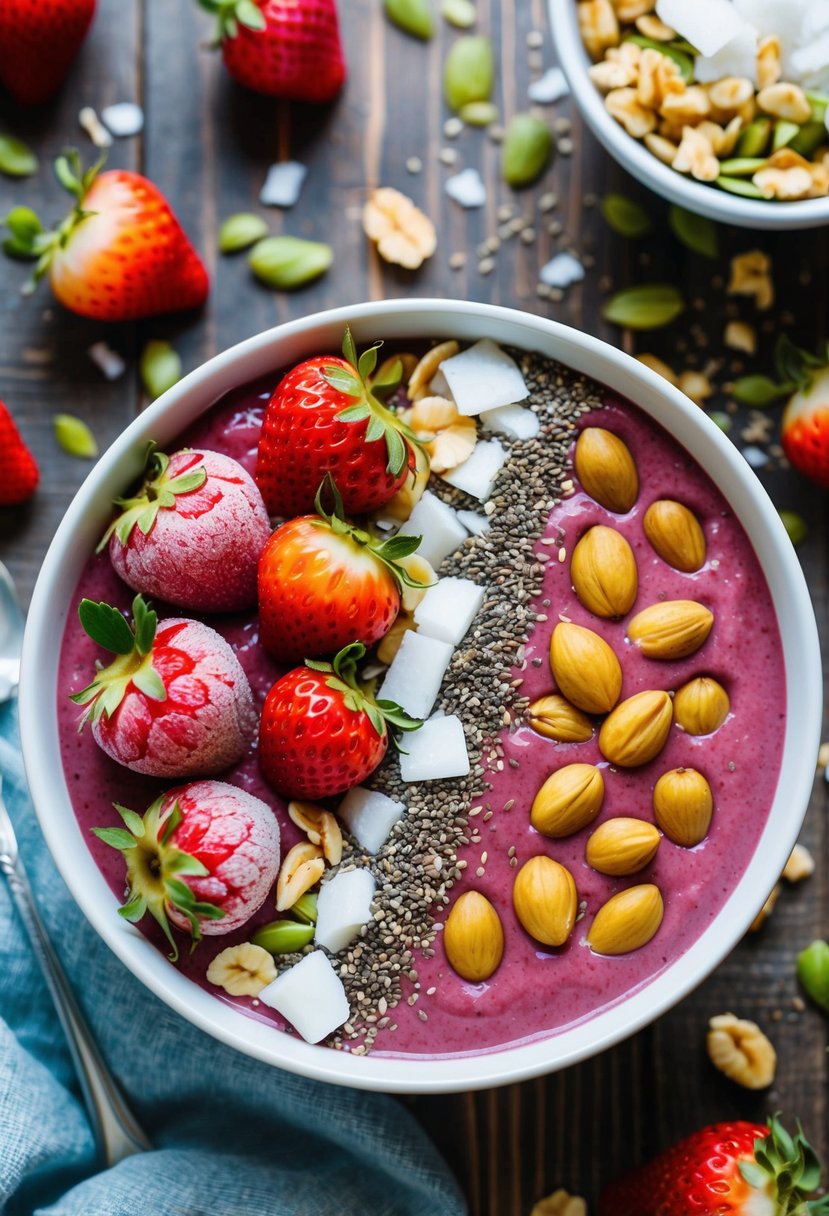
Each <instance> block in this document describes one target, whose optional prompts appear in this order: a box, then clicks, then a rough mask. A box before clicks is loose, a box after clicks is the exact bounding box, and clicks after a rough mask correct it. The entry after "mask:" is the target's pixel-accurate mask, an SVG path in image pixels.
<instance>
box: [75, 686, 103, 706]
mask: <svg viewBox="0 0 829 1216" xmlns="http://www.w3.org/2000/svg"><path fill="white" fill-rule="evenodd" d="M100 691H101V686H100V685H99V684H98V681H97V680H93V681H92V683H91V684H87V686H86V688H82V689H81V691H80V692H72V693H70V694H69V700H70V701H74V703H75V704H76V705H88V704H89V702H90V701H94V700H95V698H96V697H97V695H98V693H99V692H100Z"/></svg>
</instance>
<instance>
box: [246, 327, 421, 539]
mask: <svg viewBox="0 0 829 1216" xmlns="http://www.w3.org/2000/svg"><path fill="white" fill-rule="evenodd" d="M343 353H344V355H345V358H344V359H339V358H337V357H336V356H334V355H319V356H317V357H316V358H314V359H306V360H305V362H304V363H300V364H298V365H297V366H296V367H295V368H293V370H292V371H290V372H288V374H287V375H286V376H284V377H283V379H282V380H281V381H280V383H279V384H278V385H277V386H276V389H275V390H274V393H273V396H272V397H271V399H270V401H269V402H268V407H267V409H266V411H265V418H264V422H263V424H262V435H261V438H260V440H259V451H258V454H257V460H256V484H257V485H258V486H259V489H260V490H261V491H262V497H263V498H264V500H265V506H266V507H267V508H268V511H269V512H270V513H271V515H279V516H282V518H284V519H290V518H292V517H293V516H295V515H306V514H308V512H309V511H312V510H313V509H314V499H315V497H316V494H317V490H318V489H319V487H320V483H321V482H322V480H323V478H324V477H325V474H326V473H330V474H331V476H332V477H333V478H334V480H335V481H336V483H337V488H338V489H339V491H340V494H341V495H342V499H343V504H344V507H345V512H346V514H347V515H352V516H353V515H365V514H367V513H368V512H369V511H375V510H377V509H378V508H379V507H382V506H383V505H384V504H385V503H387V502H388V501H389V499H390V498H393V497H394V495H395V494H396V493H397V491H398V490H399V489H400V487H401V486H402V485H403V482H404V481H405V480H406V478H407V477H414V472H413V470H414V467H415V453H414V447H413V446H412V444H413V443H414V442H415V441H414V436H413V435H412V433H411V431H409V430H408V428H407V427H406V426H404V424H403V423H402V422H401V421H400V419H399V418H398V417H397V416H396V415H395V414H393V413H392V411H391V410H389V409H387V408H386V407H385V405H383V403H382V401H381V400H380V394H381V393H382V391H383V389H384V386H383V385H381V384H378V383H377V381H376V380H374V381H372V383H371V386H370V387H369V383H368V381H369V377H370V376H371V374H372V372H373V371H374V368H375V366H376V363H377V347H376V346H373V347H371V348H370V349H369V350H366V351H363V354H362V355H361V356H360V358H359V359H358V358H357V348H356V346H355V345H354V339H353V337H352V336H351V331H350V330H348V329H347V330H346V332H345V339H344V340H343Z"/></svg>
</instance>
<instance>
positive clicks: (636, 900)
mask: <svg viewBox="0 0 829 1216" xmlns="http://www.w3.org/2000/svg"><path fill="white" fill-rule="evenodd" d="M664 910H665V909H664V905H663V903H662V896H661V895H660V893H659V888H658V887H655V886H654V885H653V883H650V882H646V883H642V884H641V885H640V886H638V887H628V889H627V890H626V891H620V892H619V893H618V895H612V896H611V897H610V899H609V900H608V901H607V903H605V904H602V906H601V908H599V910H598V912H597V913H596V915H595V916H594V917H593V924H592V925H591V926H590V931H589V933H588V934H587V944H588V945H589V946H590V949H591V950H593V951H595V953H596V954H628V953H630V951H631V950H638V949H639V948H640V947H641V946H644V945H646V944H647V943H648V942H649V941H650V940H651V938H652V937H653V936H654V934H655V933H656V931H657V929H658V928H659V926H660V925H661V924H662V916H663V914H664Z"/></svg>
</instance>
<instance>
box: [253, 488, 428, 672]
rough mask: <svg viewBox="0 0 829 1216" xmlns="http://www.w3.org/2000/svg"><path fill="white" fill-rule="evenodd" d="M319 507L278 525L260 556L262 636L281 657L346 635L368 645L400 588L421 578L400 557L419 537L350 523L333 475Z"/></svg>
mask: <svg viewBox="0 0 829 1216" xmlns="http://www.w3.org/2000/svg"><path fill="white" fill-rule="evenodd" d="M326 490H328V491H330V493H331V494H332V496H333V498H334V509H333V512H332V513H331V514H330V515H329V514H328V513H327V512H326V510H325V508H324V507H323V504H322V498H323V495H324V493H325V492H326ZM316 507H317V514H316V515H302V516H300V518H299V519H292V520H290V521H289V522H288V523H286V524H283V525H282V527H281V528H277V530H276V531H275V532H274V533H273V535H272V536H271V538H270V540H269V541H268V543H267V544H266V545H265V548H264V551H263V553H262V558H261V560H260V562H259V638H260V641H261V642H262V645H263V646H264V647H265V649H266V650H267V651H268V652H269V653H270V654H272V655H273V656H274V657H275V658H277V659H279V660H280V661H282V662H283V663H296V662H299V661H301V660H302V659H303V658H305V657H306V656H310V657H311V658H315V657H317V656H320V655H329V654H335V653H336V652H337V651H338V650H341V649H342V648H343V646H346V645H347V644H348V643H349V642H351V641H356V642H362V643H363V644H364V645H365V646H373V645H374V643H375V642H379V640H380V638H382V637H384V636H385V635H386V634H387V633H388V631H389V629H391V627H392V625H393V624H394V621H395V618H396V617H397V614H398V612H399V611H400V589H401V587H402V586H404V585H410V586H411V585H417V586H419V585H420V584H415V583H414V581H413V580H412V579H411V577H410V576H409V575H408V573H407V572H406V570H405V569H404V568H403V567H402V566H401V565H399V564H398V563H399V560H400V558H403V557H408V556H409V554H411V553H414V551H415V549H416V548H417V547H418V545H419V544H420V537H419V536H394V537H391V538H390V539H389V540H386V541H378V540H375V539H374V538H373V537H371V536H369V534H368V533H367V532H364V531H363V530H362V529H361V528H355V527H354V525H353V524H349V523H347V522H346V520H345V519H344V517H343V509H342V500H341V498H340V496H339V493H338V492H337V488H336V486H335V485H334V482H333V481H332V480H331V478H330V476H329V477H328V478H327V482H326V483H324V484H323V486H322V487H321V489H320V493H319V494H318V495H317V502H316Z"/></svg>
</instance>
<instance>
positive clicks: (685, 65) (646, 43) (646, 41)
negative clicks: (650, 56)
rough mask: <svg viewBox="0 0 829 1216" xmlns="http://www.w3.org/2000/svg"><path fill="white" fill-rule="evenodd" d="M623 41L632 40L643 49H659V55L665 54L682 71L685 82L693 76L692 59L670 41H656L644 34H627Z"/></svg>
mask: <svg viewBox="0 0 829 1216" xmlns="http://www.w3.org/2000/svg"><path fill="white" fill-rule="evenodd" d="M624 41H625V42H634V43H635V44H636V46H641V47H642V49H643V50H646V49H650V50H652V51H659V53H660V54H661V55H667V57H668V58H669V59H672V60H673V61H674V63H675V64H676V65H677V67H678V68H679V70H680V72H681V73H682V79H683V80H684V81H685V82H686V83H687V82H688V81H690V80H691V79H692V78H693V75H694V61H693V59H692V58H691V56H690V55H688V54H687V53H686V52H685V51H680V50H677V48H676V47H675V46H671V44H670V43H667V42H657V41H656V39H655V38H646V37H645V36H644V34H628V36H627V37H626V38H625V39H624Z"/></svg>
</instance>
